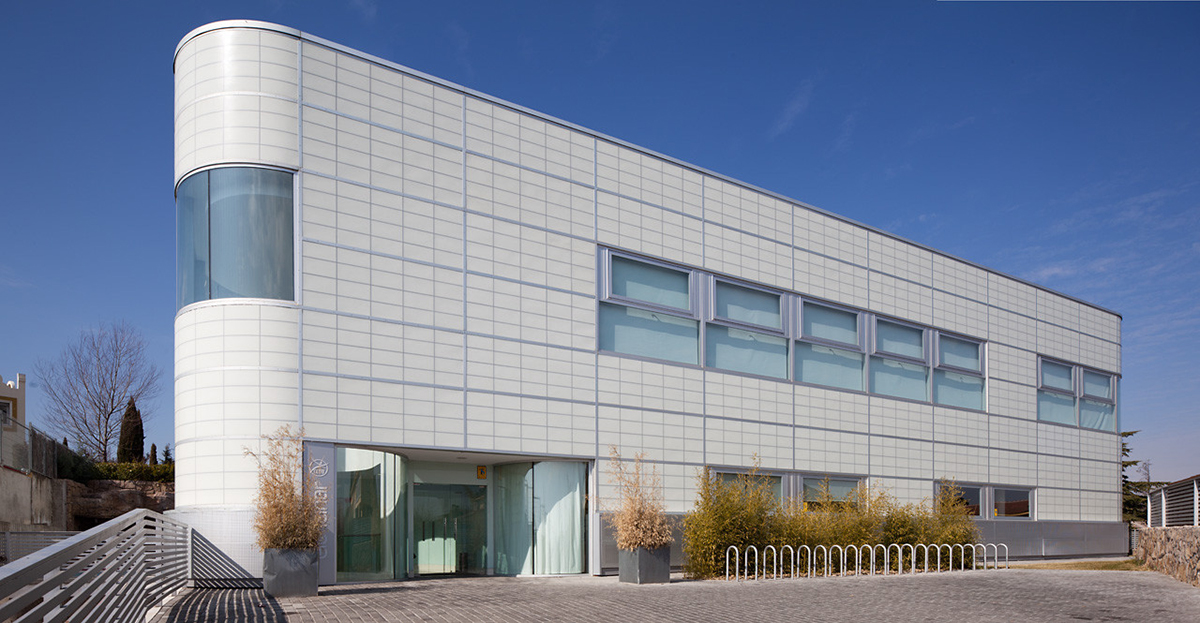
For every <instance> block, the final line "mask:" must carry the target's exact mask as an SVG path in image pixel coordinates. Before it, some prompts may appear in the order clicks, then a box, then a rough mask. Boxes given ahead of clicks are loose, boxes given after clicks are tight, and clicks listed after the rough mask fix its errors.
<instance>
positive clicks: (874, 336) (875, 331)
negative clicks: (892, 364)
mask: <svg viewBox="0 0 1200 623" xmlns="http://www.w3.org/2000/svg"><path fill="white" fill-rule="evenodd" d="M880 322H886V323H888V324H894V325H896V326H898V327H904V328H907V329H916V330H918V331H920V332H921V353H922V356H921V358H916V357H912V356H910V355H905V354H902V353H893V352H891V351H887V350H880V349H879V339H878V338H879V323H880ZM869 324H870V326H871V336H870V337H871V339H870V343H871V352H870V355H871V356H873V357H874V356H878V357H882V358H884V359H892V360H895V361H900V362H903V363H912V364H916V365H920V366H925V367H926V368H931V367H933V366H931V365H930V364H931V363H932V362H931V359H932V357H931V356H930V344H929V342H930V337H931V336H930V333H931V332H935V331H937V329H933V328H931V327H926V326H923V325H919V324H916V323H912V322H908V321H905V320H896V319H894V318H890V317H888V316H880V315H877V314H872V315H871V322H870V323H869Z"/></svg>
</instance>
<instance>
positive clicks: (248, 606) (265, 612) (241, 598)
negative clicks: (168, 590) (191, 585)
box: [157, 589, 287, 623]
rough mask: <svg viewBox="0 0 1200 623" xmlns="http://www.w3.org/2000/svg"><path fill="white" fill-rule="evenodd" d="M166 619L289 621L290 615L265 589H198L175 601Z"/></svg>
mask: <svg viewBox="0 0 1200 623" xmlns="http://www.w3.org/2000/svg"><path fill="white" fill-rule="evenodd" d="M157 620H163V619H157ZM165 621H166V623H201V622H208V621H246V622H248V623H283V622H284V621H287V616H286V615H285V614H284V611H283V608H281V607H279V602H277V601H275V598H274V597H271V596H269V595H267V594H266V593H264V592H263V591H262V589H195V590H192V591H190V592H189V593H187V594H186V595H184V596H183V598H182V599H180V600H179V601H177V602H175V603H173V604H171V610H170V613H169V614H168V616H167V618H166V619H165Z"/></svg>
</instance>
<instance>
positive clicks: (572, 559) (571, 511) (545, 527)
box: [533, 461, 587, 574]
mask: <svg viewBox="0 0 1200 623" xmlns="http://www.w3.org/2000/svg"><path fill="white" fill-rule="evenodd" d="M586 496H587V464H585V463H580V462H568V461H543V462H541V463H535V464H534V465H533V526H534V530H533V535H534V546H533V572H534V573H537V574H548V573H583V572H584V571H586V569H584V558H585V555H584V531H585V527H584V521H585V513H584V511H585V507H584V499H585V497H586Z"/></svg>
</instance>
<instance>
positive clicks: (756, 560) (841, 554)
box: [725, 543, 1008, 580]
mask: <svg viewBox="0 0 1200 623" xmlns="http://www.w3.org/2000/svg"><path fill="white" fill-rule="evenodd" d="M1000 548H1004V568H1005V569H1007V568H1008V545H1006V544H1004V543H965V544H964V543H955V544H953V545H952V544H948V543H916V544H914V543H892V544H889V545H884V544H881V543H880V544H875V545H869V544H866V543H864V544H862V545H831V546H828V547H827V546H825V545H817V546H815V547H810V546H808V545H801V546H799V547H793V546H791V545H784V546H781V547H775V546H774V545H767V546H765V547H763V548H762V549H761V550H760V549H759V548H758V547H757V546H754V545H748V546H746V548H745V549H744V550H742V549H740V548H738V547H737V546H735V545H730V546H729V547H727V548H725V579H726V580H728V579H730V578H731V577H732V578H734V579H737V580H743V579H745V580H749V579H751V573H753V574H754V577H753V579H755V580H757V579H759V573H760V572H761V574H762V578H763V579H767V578H768V577H773V578H781V577H789V576H790V577H792V578H796V577H810V578H811V577H829V576H831V575H833V574H835V573H836V575H839V576H844V575H847V574H850V575H875V574H876V573H877V572H879V573H881V574H882V575H887V574H888V572H889V571H891V572H892V573H896V574H902V573H904V570H905V566H906V565H907V566H908V568H909V573H917V572H918V571H921V572H923V573H929V572H930V570H931V569H930V566H931V565H932V567H933V568H932V571H933V572H935V573H937V572H940V571H942V569H943V567H944V568H945V570H947V571H954V565H955V562H956V561H957V563H958V569H959V571H966V570H967V569H968V568H970V569H979V568H983V569H988V568H991V569H999V568H1000ZM989 553H990V554H991V566H990V567H989V566H988V555H989ZM968 559H970V567H968V566H967V561H968ZM918 562H919V563H920V565H919V566H918ZM731 563H732V564H731ZM893 563H895V564H893ZM806 567H807V568H806ZM731 570H732V571H733V574H732V575H730V571H731Z"/></svg>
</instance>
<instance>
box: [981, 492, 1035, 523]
mask: <svg viewBox="0 0 1200 623" xmlns="http://www.w3.org/2000/svg"><path fill="white" fill-rule="evenodd" d="M997 490H1004V491H1024V492H1025V494H1026V496H1025V497H1026V500H1028V503H1029V513H1028V514H1027V515H1024V516H1021V515H997V514H996V491H997ZM1036 492H1037V487H1027V486H1018V485H990V486H989V487H988V493H989V498H990V500H989V503H988V508H990V509H991V511H992V512H991V513H990V514H989V515H988V516H987V517H985V519H989V520H991V521H1035V520H1036V518H1037V514H1036V511H1037V496H1036V495H1035V493H1036Z"/></svg>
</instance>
